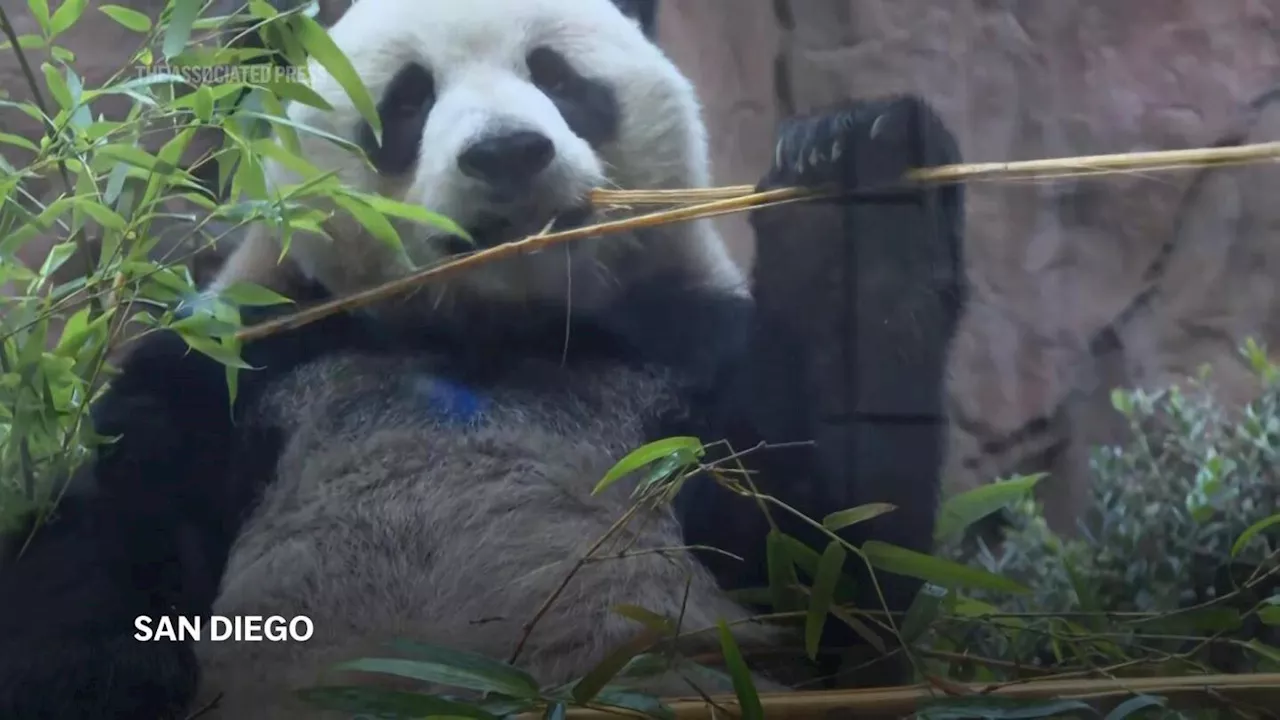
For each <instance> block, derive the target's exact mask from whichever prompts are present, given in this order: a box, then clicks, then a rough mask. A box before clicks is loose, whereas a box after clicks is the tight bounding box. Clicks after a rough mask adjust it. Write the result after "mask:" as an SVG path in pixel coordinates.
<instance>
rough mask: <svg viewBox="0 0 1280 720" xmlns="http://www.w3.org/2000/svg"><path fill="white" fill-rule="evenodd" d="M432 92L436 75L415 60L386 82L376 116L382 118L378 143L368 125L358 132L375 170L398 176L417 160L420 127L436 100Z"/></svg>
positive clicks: (434, 89)
mask: <svg viewBox="0 0 1280 720" xmlns="http://www.w3.org/2000/svg"><path fill="white" fill-rule="evenodd" d="M435 94H436V87H435V78H433V77H432V75H431V72H430V71H429V70H427V69H426V68H425V67H423V66H422V65H419V64H418V63H409V64H407V65H405V66H404V67H402V68H400V71H399V72H397V73H396V74H395V77H393V78H392V79H391V82H389V83H388V84H387V88H386V90H385V91H384V92H383V94H382V99H381V100H380V101H379V102H378V117H379V119H381V121H382V143H381V145H379V144H378V142H377V140H376V138H375V137H374V134H373V129H372V128H370V127H369V126H368V125H367V124H365V125H363V126H362V128H361V133H360V140H361V145H362V146H363V147H364V150H365V152H366V153H368V155H369V158H370V159H371V160H372V161H373V164H374V166H375V167H376V168H377V169H378V172H381V173H383V174H386V175H399V174H402V173H405V172H408V171H409V169H410V168H412V167H413V166H414V164H415V163H417V161H418V153H419V151H420V150H421V145H422V129H423V126H424V125H425V124H426V122H427V115H428V114H429V113H430V112H431V106H432V104H433V103H434V102H435Z"/></svg>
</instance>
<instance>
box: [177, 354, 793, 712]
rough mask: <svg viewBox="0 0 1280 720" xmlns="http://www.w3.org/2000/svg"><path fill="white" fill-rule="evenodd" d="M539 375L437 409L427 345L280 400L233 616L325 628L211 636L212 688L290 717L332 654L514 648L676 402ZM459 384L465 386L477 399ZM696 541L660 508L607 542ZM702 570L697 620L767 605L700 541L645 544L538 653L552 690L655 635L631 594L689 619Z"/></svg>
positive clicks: (625, 498)
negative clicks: (643, 635)
mask: <svg viewBox="0 0 1280 720" xmlns="http://www.w3.org/2000/svg"><path fill="white" fill-rule="evenodd" d="M528 369H529V375H530V377H534V376H536V377H538V381H539V383H540V384H538V385H536V386H535V387H537V388H538V389H537V390H536V391H535V390H528V389H516V388H510V389H503V388H496V389H487V390H485V391H483V392H479V393H475V392H473V393H470V395H471V397H470V400H475V401H476V402H470V400H468V399H467V398H466V397H464V398H463V400H464V401H466V402H464V403H463V404H468V405H469V408H468V410H469V411H470V414H469V415H467V416H466V417H460V416H458V415H457V414H456V413H455V414H453V415H450V414H449V413H447V412H446V413H444V414H443V415H442V414H441V412H440V410H439V408H438V407H432V403H433V401H436V402H437V404H438V401H439V400H440V399H441V397H442V394H441V393H440V392H436V391H434V390H433V388H436V389H437V390H438V388H439V386H438V385H437V383H438V382H442V381H441V380H440V378H436V377H434V376H433V375H432V374H431V372H430V363H429V362H428V361H423V360H414V359H382V358H379V359H373V358H362V357H357V356H348V357H344V358H341V359H335V360H326V361H323V362H320V363H316V364H313V365H310V366H307V367H305V368H303V369H301V370H300V371H299V372H297V373H295V374H294V375H292V376H291V377H290V378H289V379H288V380H287V381H285V382H283V383H281V384H280V386H279V387H278V388H276V389H275V390H274V392H272V393H271V394H269V396H267V397H266V398H265V399H264V401H263V402H262V403H261V406H260V408H258V415H259V416H260V417H261V418H262V420H263V421H264V422H267V423H269V424H271V425H275V426H277V427H282V428H284V430H285V431H286V433H287V436H288V441H287V442H286V444H285V448H284V452H283V455H282V457H281V459H280V461H279V464H278V475H279V477H278V479H277V480H276V482H275V483H274V484H273V485H272V486H271V487H270V488H269V489H268V490H267V492H266V493H265V495H264V497H263V499H262V502H261V504H260V506H259V507H258V509H257V511H256V512H255V513H254V515H253V517H252V518H251V519H250V520H249V522H248V524H247V527H246V528H245V531H244V532H243V534H242V535H241V537H240V540H239V542H238V543H237V544H236V546H235V547H234V548H233V550H232V554H231V558H230V562H229V565H228V569H227V573H226V576H225V580H224V585H223V591H222V595H221V597H220V598H219V600H218V603H217V605H216V608H215V612H217V613H220V614H226V615H233V614H234V615H239V614H256V615H272V614H279V615H283V616H285V617H292V616H294V615H299V614H305V615H308V616H309V617H310V618H311V619H312V621H313V622H314V626H315V634H314V636H313V637H312V639H311V640H310V641H308V642H306V643H304V644H298V645H292V644H288V643H279V644H276V643H258V644H239V643H219V644H206V645H205V646H204V647H203V648H202V651H203V652H204V653H205V658H206V659H207V664H208V665H209V672H208V675H207V678H208V681H209V683H208V684H209V685H210V686H213V687H216V689H218V690H221V691H222V692H224V693H226V695H225V696H224V701H223V702H224V708H223V710H222V712H224V713H227V714H226V717H228V718H230V717H236V718H245V719H250V718H255V717H257V715H256V713H259V712H267V710H266V708H268V707H270V708H272V710H271V712H275V713H277V714H276V715H270V717H279V716H281V715H280V714H281V713H287V712H290V711H289V710H288V709H287V708H288V707H291V706H292V701H291V700H289V699H287V698H286V697H284V696H283V695H281V693H282V691H284V692H287V690H288V688H289V686H295V687H296V686H307V685H311V684H314V683H317V682H319V680H320V677H319V673H320V672H321V671H322V670H323V669H324V668H325V667H326V666H328V665H331V664H333V663H336V662H341V661H344V660H351V659H356V658H359V657H365V656H370V655H372V656H387V655H388V651H387V650H386V648H385V647H384V646H383V645H382V644H383V643H385V642H387V641H390V640H395V639H406V640H417V641H421V642H427V643H432V644H439V645H447V646H451V647H455V648H458V649H461V650H469V651H472V652H478V653H482V654H485V655H489V656H492V657H496V658H500V659H505V658H506V657H508V656H509V655H510V654H511V652H512V650H513V649H514V647H515V644H516V643H517V641H518V640H519V639H520V637H521V636H522V634H523V633H524V630H523V627H524V626H525V624H527V623H528V622H529V621H530V620H531V619H532V618H533V615H534V613H535V612H536V610H537V608H538V607H539V606H540V605H541V604H542V603H543V601H544V600H545V599H546V598H547V597H548V596H550V594H551V593H552V592H554V591H555V590H556V588H557V587H558V586H560V584H561V583H562V582H563V580H564V578H565V576H566V575H567V574H568V573H569V572H570V571H571V570H572V568H573V566H574V564H575V563H576V562H577V561H578V559H579V558H581V557H582V555H584V554H585V553H586V552H587V551H588V549H589V548H590V546H591V545H592V544H593V543H595V542H596V541H597V540H598V539H599V538H600V537H602V536H603V535H604V534H606V533H607V532H608V530H609V528H610V526H611V525H612V524H613V523H614V522H615V521H616V520H617V519H618V518H620V517H621V516H622V515H623V514H624V513H625V512H626V510H627V509H628V508H629V507H630V505H631V503H632V500H631V498H630V486H628V485H620V486H615V487H613V488H611V489H609V490H608V491H606V492H604V493H601V495H599V496H595V497H593V496H592V495H591V490H592V488H593V487H594V486H595V484H596V483H597V482H598V481H599V480H600V478H602V477H603V476H604V474H605V473H606V472H607V471H608V470H609V468H610V467H612V466H613V465H614V463H616V462H617V460H618V459H620V458H621V457H622V456H623V455H625V454H626V453H627V452H629V451H631V450H633V449H635V448H636V447H638V446H639V445H641V444H642V443H643V442H644V441H645V437H644V432H643V431H644V427H643V425H644V420H645V418H646V417H650V416H652V415H653V413H655V412H658V411H662V410H667V409H671V408H673V407H674V406H675V403H676V400H677V398H676V396H675V394H674V392H673V389H672V385H671V383H670V379H669V378H667V377H665V376H663V375H662V374H660V373H656V372H655V373H647V372H640V371H632V370H627V369H622V368H619V367H616V366H602V367H599V368H597V369H595V370H594V371H592V370H587V371H584V370H583V369H582V368H575V369H574V370H573V371H572V373H570V371H567V370H563V369H560V368H558V367H556V366H554V365H553V364H548V365H547V366H545V367H543V366H532V365H531V366H530V367H529V368H528ZM445 386H446V389H447V390H448V392H445V393H444V394H443V396H444V397H445V398H446V399H452V400H454V401H456V400H458V397H459V395H462V396H466V395H468V393H467V392H466V390H467V389H465V388H462V389H460V388H457V387H456V386H451V385H449V384H448V383H445ZM525 387H528V385H526V386H525ZM697 481H705V482H709V480H706V479H700V480H697ZM681 545H683V539H682V536H681V531H680V527H679V525H678V523H677V522H676V521H675V518H674V517H673V516H672V514H671V512H670V510H669V509H667V508H658V509H653V510H650V511H646V512H644V513H641V514H640V515H639V516H637V517H636V518H635V519H633V520H632V521H631V523H630V524H629V525H628V528H627V529H626V530H625V531H624V532H623V533H621V534H620V535H619V536H618V537H617V539H616V540H614V541H612V542H610V543H607V544H606V546H605V547H603V548H602V549H601V550H600V551H599V553H600V554H602V555H609V554H617V553H618V552H620V551H621V550H623V549H626V550H630V551H634V550H644V549H657V548H676V547H679V546H681ZM686 583H688V584H689V600H688V604H687V606H686V607H684V608H683V614H684V615H683V616H684V620H683V622H684V627H686V628H691V629H692V628H701V627H707V626H710V625H713V624H714V623H715V622H716V621H717V620H718V619H720V618H724V619H725V620H728V621H731V622H732V621H733V620H737V619H741V618H743V617H746V616H747V615H748V612H747V611H746V610H744V609H743V608H741V607H740V606H738V605H737V604H736V603H733V602H732V601H730V600H729V599H728V598H727V596H726V595H725V594H724V593H723V592H721V591H720V590H719V588H718V587H717V586H716V584H715V581H714V580H713V579H712V577H711V576H710V574H709V573H708V572H707V571H706V570H705V569H703V568H702V567H701V566H700V565H699V564H697V563H696V562H695V561H694V560H693V559H692V558H691V557H689V556H688V555H686V554H685V553H683V552H672V553H644V554H629V555H628V557H625V558H617V559H608V560H605V561H602V562H592V563H588V564H586V565H585V566H584V567H583V568H582V569H580V570H579V571H578V572H577V574H576V575H575V576H574V579H573V580H572V581H571V582H570V583H569V585H568V586H567V588H566V589H565V590H564V592H563V593H562V595H561V596H560V598H559V599H558V600H557V602H556V603H555V605H554V606H553V608H552V609H551V611H550V612H548V613H547V614H546V616H544V617H543V618H542V619H541V620H540V621H539V622H538V624H537V625H536V627H535V628H534V630H533V632H532V634H531V635H530V637H529V639H528V641H527V643H526V645H525V650H524V651H523V653H522V656H521V660H520V664H521V665H522V666H523V667H525V668H526V669H528V670H529V671H530V672H532V673H533V674H534V675H535V677H537V678H538V680H539V681H540V682H542V683H544V684H556V683H562V682H566V681H569V680H571V679H573V678H574V677H577V676H579V675H581V674H583V673H585V672H586V671H587V670H589V669H590V668H591V667H593V666H594V665H595V664H596V663H598V662H599V661H600V660H601V659H602V658H603V656H604V654H605V653H606V652H607V651H608V650H610V649H613V648H616V647H617V646H618V645H619V644H621V643H622V642H625V641H626V640H627V639H628V638H629V637H631V636H632V635H633V634H634V633H635V632H636V631H637V630H639V626H638V625H636V624H635V623H633V622H632V621H630V620H627V619H625V618H623V617H621V616H619V615H617V614H616V613H613V612H612V611H611V608H612V607H613V606H615V605H618V604H621V603H629V604H635V605H640V606H642V607H645V608H647V609H649V610H652V611H654V612H659V613H663V614H667V615H669V616H671V617H676V616H679V615H680V614H681V612H682V607H681V605H682V601H683V599H684V591H685V586H686ZM740 627H742V628H744V630H743V632H742V635H741V637H740V642H744V643H746V644H748V645H756V644H772V643H774V642H776V638H775V636H774V633H773V631H770V630H767V629H766V628H764V627H761V626H758V625H754V624H747V625H744V626H740ZM707 639H708V641H709V642H710V643H711V644H712V646H714V635H713V634H709V635H707ZM211 689H212V688H211ZM668 689H670V690H673V691H674V688H668ZM685 691H686V692H688V688H687V687H686V688H685ZM227 702H234V703H235V707H234V708H232V707H231V706H227V705H225V703H227ZM277 702H278V703H283V704H277ZM259 708H262V709H259ZM233 709H234V710H235V713H238V714H233V713H232V710H233ZM264 717H265V716H264ZM283 717H289V715H287V714H285V715H283Z"/></svg>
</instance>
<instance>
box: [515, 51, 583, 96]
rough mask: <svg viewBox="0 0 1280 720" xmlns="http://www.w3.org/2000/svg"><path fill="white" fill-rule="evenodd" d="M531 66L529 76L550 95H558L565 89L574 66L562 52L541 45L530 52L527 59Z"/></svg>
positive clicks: (539, 87)
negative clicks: (570, 64) (570, 65)
mask: <svg viewBox="0 0 1280 720" xmlns="http://www.w3.org/2000/svg"><path fill="white" fill-rule="evenodd" d="M525 62H526V63H527V64H528V66H529V78H530V79H531V80H532V81H533V84H534V85H537V86H538V89H539V90H542V92H544V93H547V94H548V95H556V94H559V93H561V92H563V91H564V90H565V86H566V85H567V84H568V80H569V76H570V75H572V74H573V68H571V67H569V63H568V61H566V60H565V59H564V56H562V55H561V54H560V53H558V52H556V51H555V50H552V49H551V48H545V47H540V48H536V49H534V50H533V52H530V53H529V56H528V57H527V58H526V59H525Z"/></svg>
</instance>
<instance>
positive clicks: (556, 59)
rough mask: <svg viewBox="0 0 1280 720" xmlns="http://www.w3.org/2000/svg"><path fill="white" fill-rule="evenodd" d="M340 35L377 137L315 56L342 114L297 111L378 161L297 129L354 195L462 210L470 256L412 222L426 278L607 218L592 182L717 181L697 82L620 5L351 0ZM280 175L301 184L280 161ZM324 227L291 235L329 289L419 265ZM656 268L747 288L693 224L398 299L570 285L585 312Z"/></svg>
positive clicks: (412, 250) (551, 255) (374, 242)
mask: <svg viewBox="0 0 1280 720" xmlns="http://www.w3.org/2000/svg"><path fill="white" fill-rule="evenodd" d="M330 36H331V38H332V39H333V41H334V42H335V43H336V44H337V46H338V47H339V48H341V49H342V50H343V51H344V52H345V53H346V55H347V57H348V58H349V60H350V62H351V64H352V66H353V67H354V68H355V71H356V72H357V73H358V74H359V75H360V77H361V79H362V80H363V81H364V83H365V86H366V87H367V88H368V90H369V92H370V95H371V96H372V98H373V100H374V102H375V103H377V108H378V112H379V115H380V118H381V123H382V138H381V143H380V144H379V142H378V140H377V138H376V137H375V135H374V133H373V132H372V130H371V129H370V128H369V126H368V124H367V123H365V122H364V120H363V119H362V117H361V115H360V113H359V112H358V110H357V109H356V108H355V107H354V105H353V103H352V101H351V100H350V98H349V97H348V94H347V93H346V91H345V90H343V88H342V87H341V85H340V84H339V82H338V81H337V80H336V79H335V78H334V77H333V76H332V75H330V74H329V73H328V72H327V71H326V70H325V69H324V68H323V67H321V66H320V65H319V64H318V63H316V62H315V61H312V64H311V66H310V68H309V73H310V75H309V78H310V83H311V86H312V88H313V89H314V90H315V91H316V92H317V93H318V94H319V95H320V96H322V97H323V98H324V99H325V100H326V101H327V102H328V103H329V104H330V105H332V107H333V108H334V109H333V110H332V111H324V110H320V109H317V108H314V107H310V106H306V105H302V104H297V103H295V104H294V105H293V106H292V107H291V108H290V117H291V119H292V120H294V121H296V122H298V123H301V124H305V125H308V126H311V127H314V128H318V129H320V130H323V131H324V132H326V133H330V134H333V135H337V136H340V137H342V138H345V139H348V140H350V141H352V142H354V143H356V144H358V145H359V146H361V147H363V148H364V149H365V151H366V153H367V155H368V158H369V159H370V161H371V162H366V161H365V160H364V159H363V158H362V157H360V156H359V155H357V154H354V153H352V152H350V150H349V149H347V148H343V147H342V146H340V145H338V144H337V143H333V142H332V141H328V140H325V139H323V138H321V137H319V136H316V135H313V134H309V133H300V135H301V138H300V139H301V142H302V143H303V152H304V154H305V157H306V159H307V160H308V161H309V162H311V163H312V164H313V165H315V166H316V167H318V168H320V169H322V170H336V171H337V172H338V176H339V177H340V179H341V180H342V181H343V182H344V183H346V184H348V185H350V186H353V187H356V188H360V189H362V190H365V191H372V192H377V193H379V194H382V195H386V196H389V197H392V198H394V199H397V200H401V201H404V202H408V203H413V204H417V205H421V206H423V207H425V208H427V209H429V210H432V211H435V212H438V213H441V214H443V215H445V216H447V217H449V218H451V219H452V220H454V221H455V222H457V223H458V224H460V225H461V226H463V227H465V228H466V229H467V230H468V232H469V233H470V234H471V235H472V236H473V238H474V239H475V241H476V242H477V245H478V247H476V248H472V247H469V246H468V245H467V244H465V243H464V242H462V241H460V240H459V238H457V237H453V236H451V235H449V234H448V233H446V232H445V231H443V230H441V229H439V228H438V227H429V226H408V225H406V224H403V223H401V224H399V225H398V229H399V232H400V235H401V238H402V241H403V245H404V248H405V250H406V252H407V255H408V259H409V260H410V261H411V262H412V264H413V265H414V266H416V267H418V268H421V267H423V266H428V265H432V264H436V263H438V262H439V261H441V260H444V259H446V258H448V257H450V256H453V255H457V254H459V253H463V252H469V251H472V250H473V249H483V248H486V247H492V246H495V245H498V244H502V243H507V242H511V241H513V240H517V239H519V238H522V237H524V236H527V235H529V234H533V233H536V232H538V231H540V230H542V229H544V228H545V227H547V226H548V225H549V224H551V223H553V222H556V223H558V224H559V226H561V227H563V226H565V225H569V224H582V223H584V222H587V221H594V220H597V219H599V216H598V215H596V214H593V213H592V212H591V211H590V210H589V207H588V205H587V198H588V193H589V192H590V191H591V190H592V189H593V188H602V187H608V188H613V187H620V188H628V189H636V188H678V187H694V186H702V185H705V184H707V182H708V180H709V177H708V175H709V174H708V158H707V147H706V138H705V127H704V125H703V122H702V119H701V117H700V107H699V104H698V100H697V96H696V94H695V91H694V88H693V87H692V85H691V83H690V82H689V80H688V79H687V78H686V77H685V76H684V75H683V74H682V73H681V72H680V71H679V70H678V69H677V68H676V66H675V65H674V64H673V63H672V62H671V61H670V60H668V58H667V57H666V56H665V55H664V54H663V53H662V52H661V51H660V50H659V49H658V48H657V47H656V46H655V45H654V44H653V43H652V42H650V40H649V39H648V38H647V37H646V35H645V33H644V32H643V31H642V29H641V27H640V25H639V24H638V23H637V21H636V20H635V19H633V18H632V17H629V16H628V15H627V14H626V13H625V12H623V10H621V9H620V6H619V5H618V4H615V2H614V1H612V0H358V2H356V3H355V4H354V5H352V6H351V8H350V9H349V10H347V12H346V13H345V14H344V15H343V17H342V18H341V19H340V20H338V21H337V22H336V23H335V24H334V25H333V26H332V28H331V29H330ZM269 179H270V180H272V181H273V182H277V183H287V182H294V181H296V178H293V177H291V176H290V175H289V174H288V173H287V171H285V170H284V169H283V168H281V167H278V166H277V167H272V168H271V169H270V170H269ZM327 229H328V230H329V234H330V236H331V237H332V238H333V240H332V241H330V240H327V239H324V238H319V237H296V238H295V239H294V240H293V242H292V246H291V249H290V255H291V256H292V257H293V261H294V262H295V263H296V264H297V266H298V268H299V269H300V270H301V271H302V272H303V273H304V274H305V275H307V276H309V277H310V278H311V279H313V280H316V281H319V282H320V283H321V284H323V285H324V286H326V287H327V288H328V289H329V290H330V291H331V292H336V293H345V292H350V291H353V290H357V289H362V288H365V287H368V286H370V285H375V284H378V283H381V282H385V281H386V280H388V279H390V278H393V277H397V276H401V275H403V274H404V273H405V272H406V271H408V270H409V269H410V268H408V267H407V266H406V265H405V263H404V261H403V258H401V257H398V256H397V254H396V253H395V252H393V249H392V248H391V247H390V246H389V245H387V244H386V243H384V242H382V241H380V240H378V239H376V238H375V237H372V236H370V235H369V234H367V233H366V232H365V231H364V230H363V229H362V228H361V226H360V225H359V224H358V223H357V222H356V221H355V220H354V219H353V218H351V217H350V216H349V215H346V214H337V215H335V216H334V218H333V220H332V221H331V222H330V224H329V226H328V228H327ZM668 240H669V241H668ZM654 262H661V263H665V264H667V265H668V266H670V265H671V264H675V263H680V264H684V265H685V266H686V267H689V268H693V269H695V270H696V272H699V273H702V274H704V275H707V276H709V277H711V278H713V279H714V278H721V277H722V279H723V282H724V284H726V285H730V284H732V283H733V282H735V281H737V280H739V278H737V276H736V275H735V273H736V272H737V271H736V268H735V267H733V265H732V262H731V261H730V260H729V259H728V256H727V254H726V253H725V251H724V249H723V247H722V246H721V245H720V242H719V238H718V237H717V236H716V235H715V233H714V232H713V231H712V230H711V229H710V226H709V225H707V224H705V223H703V224H700V223H691V224H687V225H683V226H675V228H674V229H672V230H670V231H667V230H663V231H662V232H661V233H656V234H655V237H654V238H631V239H630V240H627V239H615V238H602V239H601V240H599V241H589V242H583V243H577V242H575V243H570V244H568V245H566V246H563V247H557V248H553V249H549V250H546V251H543V252H541V253H537V254H533V255H522V256H519V257H515V258H512V259H510V260H509V261H499V262H495V263H492V264H489V265H486V266H484V267H481V268H478V269H475V270H472V271H469V272H467V273H465V274H462V275H459V276H456V277H454V278H450V279H449V280H447V281H445V282H443V283H442V284H441V285H440V286H438V287H435V288H433V289H432V291H431V292H427V293H419V294H418V295H417V296H415V297H414V298H409V299H405V300H401V301H399V303H398V304H400V305H401V306H403V305H404V304H406V303H408V304H409V305H410V306H411V307H412V308H413V312H420V311H421V310H423V309H424V308H423V306H422V305H418V304H416V303H424V302H428V303H431V304H432V306H433V307H438V306H439V305H440V304H441V302H442V301H443V302H446V303H448V302H451V301H454V300H456V299H458V298H468V299H472V300H474V299H475V298H481V299H495V300H515V301H520V300H526V299H534V298H542V299H546V298H548V297H551V298H555V297H557V296H560V295H563V294H564V293H566V292H572V293H574V303H575V305H577V304H579V303H580V302H590V301H591V300H592V296H593V294H594V295H596V296H599V295H601V294H603V293H606V292H607V288H608V287H609V286H610V285H611V284H612V285H615V286H616V285H617V283H618V282H619V277H618V276H619V275H620V274H625V273H636V272H644V271H645V270H646V266H651V265H652V264H653V263H654ZM423 296H427V297H426V298H425V299H424V298H423Z"/></svg>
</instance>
